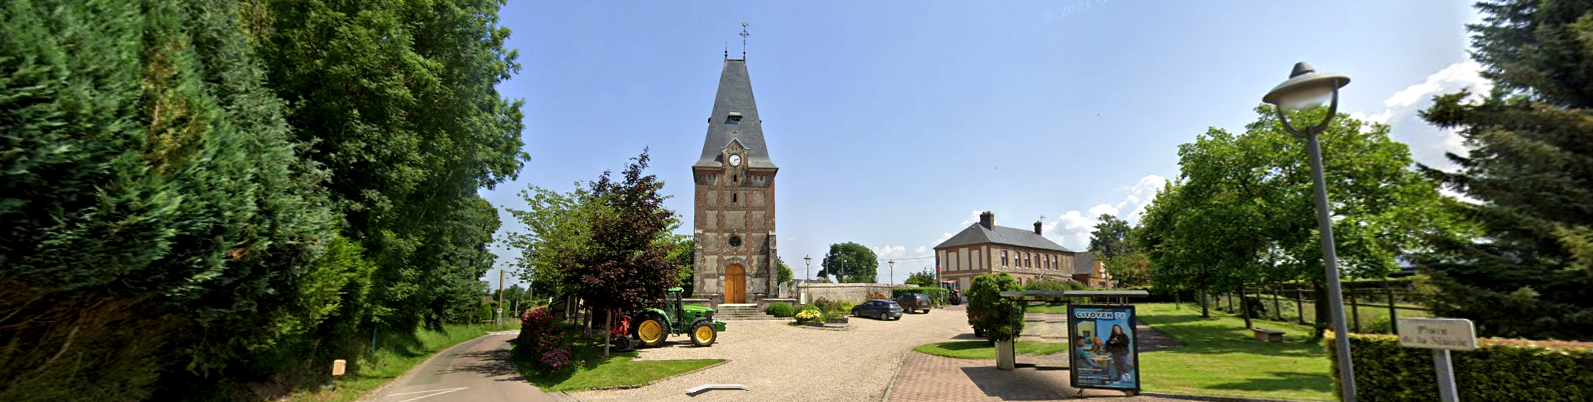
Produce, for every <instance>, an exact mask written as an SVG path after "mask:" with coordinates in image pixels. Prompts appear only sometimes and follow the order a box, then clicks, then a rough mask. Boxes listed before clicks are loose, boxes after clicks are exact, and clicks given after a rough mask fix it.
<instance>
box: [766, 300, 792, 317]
mask: <svg viewBox="0 0 1593 402" xmlns="http://www.w3.org/2000/svg"><path fill="white" fill-rule="evenodd" d="M764 312H767V313H769V315H773V316H775V317H791V315H793V314H796V308H794V307H791V303H786V302H774V303H769V308H768V309H766V310H764Z"/></svg>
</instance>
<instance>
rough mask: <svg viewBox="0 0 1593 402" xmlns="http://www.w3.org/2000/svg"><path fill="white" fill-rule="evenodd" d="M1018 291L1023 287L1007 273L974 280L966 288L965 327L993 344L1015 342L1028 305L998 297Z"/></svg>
mask: <svg viewBox="0 0 1593 402" xmlns="http://www.w3.org/2000/svg"><path fill="white" fill-rule="evenodd" d="M1019 290H1023V286H1022V285H1018V280H1017V279H1013V278H1012V275H1008V274H1007V273H1006V272H1001V273H996V274H987V275H979V276H976V277H974V280H973V284H972V285H970V286H968V325H972V326H973V327H974V332H976V333H979V334H983V335H984V337H985V339H988V340H990V342H992V343H994V342H996V341H1010V340H1014V339H1017V338H1018V334H1021V333H1023V312H1024V310H1025V308H1026V307H1027V306H1028V304H1026V303H1022V302H1019V301H1017V300H1014V299H1008V298H1005V297H1001V292H1007V291H1019Z"/></svg>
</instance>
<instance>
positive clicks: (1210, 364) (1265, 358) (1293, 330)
mask: <svg viewBox="0 0 1593 402" xmlns="http://www.w3.org/2000/svg"><path fill="white" fill-rule="evenodd" d="M1137 312H1138V314H1139V319H1140V321H1143V322H1144V323H1146V324H1148V325H1150V326H1151V327H1152V328H1155V329H1156V330H1157V331H1160V332H1161V333H1164V334H1167V335H1168V336H1171V337H1173V338H1175V339H1178V340H1179V341H1180V342H1183V344H1184V345H1183V346H1179V347H1176V348H1171V349H1165V350H1159V351H1155V352H1146V353H1141V354H1140V356H1139V360H1140V373H1141V375H1143V376H1144V387H1145V390H1146V391H1151V392H1164V393H1170V394H1188V395H1210V396H1233V397H1252V398H1273V399H1293V400H1313V401H1328V400H1333V380H1332V377H1331V376H1332V373H1331V372H1330V371H1331V368H1330V366H1329V364H1328V363H1329V362H1328V358H1327V354H1326V352H1325V351H1324V350H1323V349H1322V348H1323V347H1322V345H1321V344H1320V343H1317V342H1313V341H1309V338H1310V333H1311V329H1310V327H1307V326H1304V325H1297V324H1290V323H1281V322H1271V321H1258V322H1257V323H1256V326H1259V327H1264V328H1270V329H1277V330H1281V331H1284V332H1286V333H1287V335H1286V338H1287V340H1286V341H1285V342H1283V343H1262V342H1257V341H1254V340H1253V339H1254V334H1253V333H1251V331H1250V330H1248V329H1246V328H1245V326H1244V320H1243V319H1240V318H1237V317H1232V316H1228V315H1227V314H1221V313H1216V312H1214V314H1212V318H1201V317H1200V308H1199V307H1191V306H1188V305H1183V306H1180V305H1174V304H1172V303H1151V304H1139V305H1137Z"/></svg>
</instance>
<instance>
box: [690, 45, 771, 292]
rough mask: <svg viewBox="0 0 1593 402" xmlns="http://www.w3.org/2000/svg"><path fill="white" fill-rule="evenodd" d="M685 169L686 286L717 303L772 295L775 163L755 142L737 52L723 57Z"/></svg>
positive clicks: (753, 108)
mask: <svg viewBox="0 0 1593 402" xmlns="http://www.w3.org/2000/svg"><path fill="white" fill-rule="evenodd" d="M691 170H692V176H693V177H694V178H695V181H696V185H697V186H696V187H697V188H696V202H695V203H694V211H693V213H692V224H693V227H694V229H695V230H694V231H693V235H694V238H695V239H696V241H697V250H696V258H695V260H696V261H695V266H696V269H697V272H696V276H695V277H694V278H693V279H692V282H693V285H694V290H693V293H694V294H696V295H697V297H703V298H710V299H714V301H715V302H716V303H722V304H741V303H759V302H760V301H761V300H762V299H763V298H773V297H777V296H778V295H777V294H776V293H777V292H778V289H779V288H778V286H779V284H778V283H776V268H775V262H774V260H775V255H776V253H775V250H776V248H775V232H774V175H775V173H776V172H778V171H779V168H777V167H775V166H774V162H772V161H770V160H769V151H768V149H767V148H766V147H765V145H764V142H763V121H762V120H759V118H758V107H757V104H756V103H755V102H753V100H752V80H751V79H750V78H749V77H748V76H747V61H746V56H745V55H743V56H742V58H741V59H731V58H729V57H726V58H725V64H724V70H723V71H722V72H720V75H719V92H718V94H717V95H715V96H714V107H713V114H711V115H709V116H708V136H707V139H706V140H705V141H703V145H702V157H701V158H699V159H698V160H697V163H696V164H694V165H692V166H691Z"/></svg>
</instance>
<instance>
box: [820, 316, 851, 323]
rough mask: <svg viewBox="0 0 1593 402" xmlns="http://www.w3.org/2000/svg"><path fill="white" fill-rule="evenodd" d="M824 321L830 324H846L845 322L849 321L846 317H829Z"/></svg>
mask: <svg viewBox="0 0 1593 402" xmlns="http://www.w3.org/2000/svg"><path fill="white" fill-rule="evenodd" d="M824 322H826V323H830V324H845V323H847V321H846V317H835V318H827V319H825V320H824Z"/></svg>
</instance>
